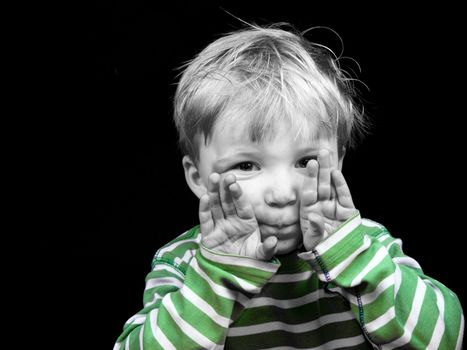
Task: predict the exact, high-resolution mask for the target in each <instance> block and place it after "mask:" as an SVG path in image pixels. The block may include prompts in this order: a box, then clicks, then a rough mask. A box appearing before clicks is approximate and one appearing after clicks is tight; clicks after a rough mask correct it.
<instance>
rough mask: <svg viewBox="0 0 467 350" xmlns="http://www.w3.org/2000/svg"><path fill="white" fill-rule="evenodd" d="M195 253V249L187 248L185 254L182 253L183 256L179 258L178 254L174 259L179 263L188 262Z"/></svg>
mask: <svg viewBox="0 0 467 350" xmlns="http://www.w3.org/2000/svg"><path fill="white" fill-rule="evenodd" d="M195 254H196V249H188V250H187V251H186V252H185V254H183V257H182V258H181V259H180V258H179V257H178V256H176V257H175V259H174V261H175V263H176V264H178V265H181V264H182V263H184V262H185V263H187V264H189V263H190V260H191V259H193V257H194V256H195Z"/></svg>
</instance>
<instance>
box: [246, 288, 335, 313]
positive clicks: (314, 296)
mask: <svg viewBox="0 0 467 350" xmlns="http://www.w3.org/2000/svg"><path fill="white" fill-rule="evenodd" d="M335 297H336V295H332V294H329V293H325V292H324V290H323V289H318V290H316V291H314V292H312V293H309V294H306V295H304V296H302V297H299V298H295V299H273V298H268V297H260V298H253V299H251V302H250V303H249V304H248V306H247V308H248V309H250V308H254V307H260V306H276V307H278V308H281V309H292V308H294V307H298V306H302V305H306V304H310V303H313V302H315V301H317V300H319V299H322V298H335Z"/></svg>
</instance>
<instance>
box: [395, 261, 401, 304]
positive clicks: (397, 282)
mask: <svg viewBox="0 0 467 350" xmlns="http://www.w3.org/2000/svg"><path fill="white" fill-rule="evenodd" d="M401 283H402V272H401V269H400V267H399V265H396V271H395V272H394V300H396V297H397V294H398V293H399V288H400V287H401Z"/></svg>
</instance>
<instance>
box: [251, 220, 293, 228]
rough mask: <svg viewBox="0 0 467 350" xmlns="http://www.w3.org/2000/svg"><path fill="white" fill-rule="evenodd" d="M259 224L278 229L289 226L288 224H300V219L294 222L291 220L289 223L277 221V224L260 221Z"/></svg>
mask: <svg viewBox="0 0 467 350" xmlns="http://www.w3.org/2000/svg"><path fill="white" fill-rule="evenodd" d="M258 224H259V225H260V226H261V225H262V226H268V227H272V228H276V229H281V228H285V227H288V226H293V225H297V224H298V221H292V222H289V223H277V224H268V223H265V222H258Z"/></svg>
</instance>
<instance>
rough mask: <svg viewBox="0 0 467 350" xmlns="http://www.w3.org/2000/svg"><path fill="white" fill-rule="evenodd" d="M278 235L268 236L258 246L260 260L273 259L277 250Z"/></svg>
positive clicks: (257, 256) (257, 255) (257, 253)
mask: <svg viewBox="0 0 467 350" xmlns="http://www.w3.org/2000/svg"><path fill="white" fill-rule="evenodd" d="M277 242H278V241H277V237H273V236H271V237H268V238H266V239H265V240H264V242H263V243H261V244H260V245H259V246H258V250H257V252H256V258H257V259H260V260H265V261H266V260H271V259H272V257H273V256H274V255H275V254H276V252H277Z"/></svg>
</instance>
